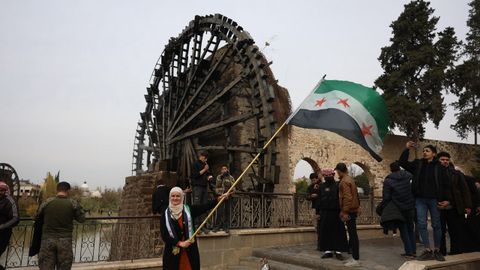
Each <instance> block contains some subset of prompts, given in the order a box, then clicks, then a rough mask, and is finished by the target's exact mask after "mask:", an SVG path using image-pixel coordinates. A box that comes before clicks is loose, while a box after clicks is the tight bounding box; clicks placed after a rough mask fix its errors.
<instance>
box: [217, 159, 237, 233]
mask: <svg viewBox="0 0 480 270" xmlns="http://www.w3.org/2000/svg"><path fill="white" fill-rule="evenodd" d="M234 182H235V179H234V178H233V176H232V175H231V174H230V171H229V170H228V167H227V165H223V166H222V169H221V171H220V174H219V175H217V181H216V184H215V192H216V193H217V194H218V195H223V194H225V192H227V191H228V190H229V189H230V187H232V185H233V183H234ZM229 223H230V202H229V201H224V202H223V203H222V204H221V205H220V206H219V207H218V209H217V218H216V222H215V228H214V229H213V230H214V231H218V230H219V229H222V230H223V231H225V232H226V233H228V232H229V229H230V226H229V225H230V224H229Z"/></svg>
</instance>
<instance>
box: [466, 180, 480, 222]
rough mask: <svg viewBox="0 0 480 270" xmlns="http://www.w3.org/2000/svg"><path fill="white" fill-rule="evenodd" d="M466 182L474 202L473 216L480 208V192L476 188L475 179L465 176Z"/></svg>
mask: <svg viewBox="0 0 480 270" xmlns="http://www.w3.org/2000/svg"><path fill="white" fill-rule="evenodd" d="M465 182H466V184H467V187H468V189H469V191H470V199H471V201H472V214H473V215H475V209H476V208H477V207H480V192H479V190H478V189H477V186H475V178H473V177H472V176H468V175H465Z"/></svg>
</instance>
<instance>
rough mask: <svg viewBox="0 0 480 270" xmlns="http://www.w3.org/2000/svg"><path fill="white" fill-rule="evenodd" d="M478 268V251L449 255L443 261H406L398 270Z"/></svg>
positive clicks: (479, 254)
mask: <svg viewBox="0 0 480 270" xmlns="http://www.w3.org/2000/svg"><path fill="white" fill-rule="evenodd" d="M460 265H462V266H461V267H462V268H461V269H465V270H467V269H472V270H475V269H480V252H472V253H464V254H458V255H449V256H446V257H445V261H444V262H439V261H416V260H415V261H408V262H405V263H404V264H403V265H402V266H400V268H398V269H399V270H424V269H425V270H426V269H457V267H460ZM453 267H455V268H453Z"/></svg>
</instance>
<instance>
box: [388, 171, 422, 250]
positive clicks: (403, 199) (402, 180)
mask: <svg viewBox="0 0 480 270" xmlns="http://www.w3.org/2000/svg"><path fill="white" fill-rule="evenodd" d="M390 171H391V172H392V173H391V174H389V175H388V176H387V177H386V178H385V181H384V182H383V200H382V204H386V203H388V202H393V203H394V204H395V205H396V206H397V208H398V209H399V210H400V212H401V214H402V216H403V218H404V220H405V222H401V223H400V224H398V229H399V230H400V237H401V238H402V242H403V246H404V249H405V253H404V254H402V256H404V257H409V258H413V257H415V256H416V251H417V247H416V244H415V233H414V230H413V223H414V217H415V199H414V198H413V194H412V187H411V184H410V180H412V174H411V173H409V172H407V171H403V170H400V165H399V164H398V162H393V163H392V164H390Z"/></svg>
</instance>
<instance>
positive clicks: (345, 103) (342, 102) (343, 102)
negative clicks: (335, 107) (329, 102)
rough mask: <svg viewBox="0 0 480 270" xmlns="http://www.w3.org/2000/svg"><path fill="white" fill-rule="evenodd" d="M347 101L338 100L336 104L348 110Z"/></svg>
mask: <svg viewBox="0 0 480 270" xmlns="http://www.w3.org/2000/svg"><path fill="white" fill-rule="evenodd" d="M347 101H348V98H346V99H340V100H339V101H338V102H337V104H342V105H343V107H345V108H349V107H350V105H348V103H347Z"/></svg>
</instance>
